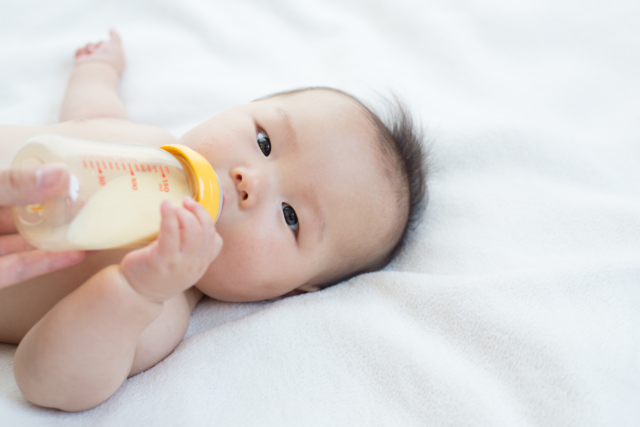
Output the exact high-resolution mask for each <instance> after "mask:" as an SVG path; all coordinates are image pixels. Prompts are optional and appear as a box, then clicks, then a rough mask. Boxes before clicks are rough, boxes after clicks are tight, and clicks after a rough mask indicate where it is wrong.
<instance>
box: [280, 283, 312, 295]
mask: <svg viewBox="0 0 640 427" xmlns="http://www.w3.org/2000/svg"><path fill="white" fill-rule="evenodd" d="M319 290H320V287H319V286H318V285H302V286H300V287H299V288H296V289H294V290H292V291H289V292H287V293H286V294H284V295H282V297H280V298H286V297H292V296H295V295H302V294H306V293H308V292H316V291H319Z"/></svg>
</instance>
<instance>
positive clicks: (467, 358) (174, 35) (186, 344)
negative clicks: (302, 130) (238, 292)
mask: <svg viewBox="0 0 640 427" xmlns="http://www.w3.org/2000/svg"><path fill="white" fill-rule="evenodd" d="M638 16H640V3H638V2H637V1H635V0H613V1H612V0H607V1H605V0H594V1H590V2H583V1H577V0H553V1H551V0H538V1H520V2H512V1H507V0H490V1H473V0H459V1H455V2H451V1H441V0H440V1H438V0H428V1H418V0H413V1H410V0H394V1H393V2H392V1H390V0H387V1H366V2H365V1H337V0H336V1H329V0H323V1H314V0H268V1H258V0H240V1H234V2H223V1H203V0H180V1H177V0H160V1H150V0H147V1H125V0H113V1H109V2H99V1H80V0H58V1H56V2H48V1H44V0H37V1H17V0H15V1H11V0H4V1H3V2H2V3H0V124H17V125H29V126H39V125H44V124H50V123H54V122H56V118H57V115H58V113H59V106H60V102H61V100H62V96H63V93H64V89H65V86H66V81H67V78H68V75H69V73H70V71H71V70H72V66H73V60H72V59H73V53H74V52H75V50H76V49H77V48H78V47H80V46H82V45H84V44H85V43H87V42H95V41H98V40H100V39H103V38H105V37H106V36H107V31H108V29H109V27H115V28H116V29H117V30H119V31H120V33H121V35H122V37H123V42H124V46H125V49H126V55H127V59H128V68H127V70H126V71H125V74H124V76H123V78H122V85H121V94H122V98H123V99H124V101H125V103H126V105H127V107H128V110H129V112H130V116H131V118H132V119H133V120H134V121H138V122H142V123H147V124H152V125H156V126H160V127H163V128H165V129H167V130H168V131H170V132H172V133H173V134H175V135H176V136H180V135H181V134H182V133H184V132H185V131H186V130H188V129H190V128H191V127H193V126H194V125H196V124H197V123H199V122H200V121H202V120H204V119H206V118H208V117H210V116H212V115H213V114H215V113H217V112H220V111H223V110H224V109H226V108H229V107H232V106H235V105H238V104H241V103H245V102H248V101H250V100H252V99H254V98H257V97H259V96H262V95H265V94H268V93H272V92H275V91H280V90H285V89H291V88H297V87H302V86H310V85H329V86H335V87H338V88H340V89H344V90H347V91H350V92H352V93H354V94H356V95H358V96H361V97H363V98H364V99H365V100H369V101H373V103H374V105H375V101H376V99H378V98H377V96H378V94H390V93H397V94H398V95H400V96H401V97H402V98H404V99H405V100H406V101H407V103H408V104H409V105H410V107H411V108H412V111H413V112H414V114H415V116H416V118H418V119H419V120H420V121H422V122H423V123H424V124H425V126H426V128H427V129H428V131H429V135H430V138H431V139H432V141H433V142H432V158H431V163H432V169H433V171H432V174H431V176H430V178H429V188H430V205H429V207H428V210H427V214H426V217H425V219H424V221H423V223H422V224H421V227H420V228H419V230H418V233H417V235H416V236H415V239H414V241H413V242H412V244H411V245H410V246H409V247H408V250H407V251H406V252H405V253H404V254H402V256H401V257H400V258H399V259H398V260H397V261H396V262H394V263H393V264H392V265H391V266H390V267H389V268H387V269H386V270H385V271H383V272H379V273H374V274H369V275H365V276H361V277H358V278H355V279H353V280H351V281H349V282H348V283H345V284H341V285H338V286H336V287H334V288H331V289H328V290H326V291H322V292H320V293H317V294H313V295H305V296H300V297H295V298H290V299H286V300H283V301H279V302H275V303H257V304H226V303H219V302H214V301H212V300H208V301H206V302H204V303H202V304H200V305H199V306H198V307H197V308H196V311H195V312H194V315H193V316H192V323H191V327H190V330H189V333H188V335H187V338H186V339H185V340H184V341H183V342H182V343H181V344H180V345H179V346H178V348H177V349H176V350H175V351H174V353H172V354H171V355H170V356H169V357H168V358H167V359H165V360H164V361H163V362H161V363H160V364H158V365H157V366H155V367H154V368H152V369H150V370H148V371H146V372H144V373H142V374H140V375H138V376H136V377H134V378H132V379H130V380H128V381H126V382H125V384H124V385H123V386H122V387H121V388H120V390H119V391H118V392H117V393H116V394H115V395H114V396H113V397H112V398H111V399H109V400H108V401H107V402H105V403H104V404H102V405H100V406H99V407H97V408H95V409H92V410H89V411H86V412H83V413H78V414H67V413H62V412H59V411H54V410H47V409H42V408H37V407H35V406H32V405H30V404H29V403H28V402H26V400H25V399H24V398H23V397H22V396H21V394H20V392H19V390H18V389H17V387H16V384H15V381H14V379H13V372H12V357H13V352H14V347H12V346H8V345H0V425H2V426H19V425H20V426H21V425H29V426H38V425H53V426H58V425H59V426H75V425H79V426H85V425H96V426H129V425H130V426H139V425H196V426H197V425H207V426H208V425H215V426H245V425H247V426H248V425H256V426H301V425H304V426H315V425H317V426H325V425H344V426H364V425H367V426H369V425H371V426H374V425H379V426H389V425H394V426H426V425H429V426H461V425H470V426H471V425H473V426H476V425H477V426H551V425H553V426H612V425H615V426H634V425H639V424H640V409H638V407H640V406H638V405H637V403H638V401H640V349H639V344H640V315H639V309H638V307H640V108H639V101H638V100H639V99H640V83H639V76H640V26H639V25H638Z"/></svg>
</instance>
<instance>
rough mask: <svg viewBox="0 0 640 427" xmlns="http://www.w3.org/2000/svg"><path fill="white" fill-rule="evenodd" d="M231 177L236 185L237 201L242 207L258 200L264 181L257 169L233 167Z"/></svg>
mask: <svg viewBox="0 0 640 427" xmlns="http://www.w3.org/2000/svg"><path fill="white" fill-rule="evenodd" d="M231 179H232V180H233V182H234V183H235V185H236V191H237V192H238V203H239V204H240V206H241V207H243V208H249V207H251V206H253V205H255V204H256V203H257V202H258V194H259V192H260V191H261V187H262V182H263V181H264V180H263V179H262V177H261V176H260V174H259V173H258V172H257V171H254V170H251V169H248V168H234V169H232V170H231Z"/></svg>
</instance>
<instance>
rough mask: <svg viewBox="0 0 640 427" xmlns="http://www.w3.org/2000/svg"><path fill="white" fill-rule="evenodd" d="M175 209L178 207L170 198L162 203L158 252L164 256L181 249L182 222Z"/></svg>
mask: <svg viewBox="0 0 640 427" xmlns="http://www.w3.org/2000/svg"><path fill="white" fill-rule="evenodd" d="M175 211H176V209H175V208H174V207H173V205H172V204H171V202H169V201H168V200H165V201H164V202H162V204H161V205H160V215H161V217H162V220H161V222H160V235H159V236H158V253H159V254H160V255H162V256H168V255H171V254H174V253H176V252H178V251H179V250H180V223H179V221H178V217H177V215H176V212H175Z"/></svg>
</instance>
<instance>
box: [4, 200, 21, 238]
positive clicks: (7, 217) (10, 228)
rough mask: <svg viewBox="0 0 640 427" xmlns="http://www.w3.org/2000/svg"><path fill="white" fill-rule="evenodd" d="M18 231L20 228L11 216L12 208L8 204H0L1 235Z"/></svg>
mask: <svg viewBox="0 0 640 427" xmlns="http://www.w3.org/2000/svg"><path fill="white" fill-rule="evenodd" d="M17 232H18V230H17V229H16V225H15V223H14V222H13V217H12V216H11V209H10V208H9V207H7V206H0V236H3V235H5V234H15V233H17Z"/></svg>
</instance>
